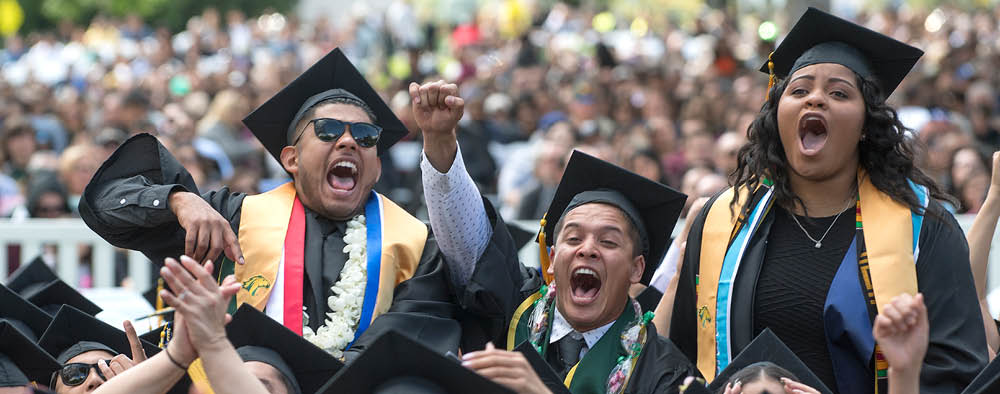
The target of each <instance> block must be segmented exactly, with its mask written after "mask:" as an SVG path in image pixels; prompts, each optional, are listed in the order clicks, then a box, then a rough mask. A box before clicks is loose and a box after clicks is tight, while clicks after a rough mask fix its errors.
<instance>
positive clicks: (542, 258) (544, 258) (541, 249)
mask: <svg viewBox="0 0 1000 394" xmlns="http://www.w3.org/2000/svg"><path fill="white" fill-rule="evenodd" d="M546 216H548V214H545V215H542V221H541V222H539V223H538V225H539V226H541V228H542V230H541V231H539V232H538V261H539V262H540V263H541V266H542V278H544V279H545V283H552V279H553V278H552V276H551V275H549V265H550V264H551V263H550V262H549V253H548V252H549V250H548V248H546V247H545V217H546Z"/></svg>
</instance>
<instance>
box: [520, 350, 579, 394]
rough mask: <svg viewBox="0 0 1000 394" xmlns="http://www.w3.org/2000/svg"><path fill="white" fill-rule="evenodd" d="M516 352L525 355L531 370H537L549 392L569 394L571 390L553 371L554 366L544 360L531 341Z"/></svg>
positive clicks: (536, 372)
mask: <svg viewBox="0 0 1000 394" xmlns="http://www.w3.org/2000/svg"><path fill="white" fill-rule="evenodd" d="M514 351H515V352H520V353H521V354H523V355H524V358H525V359H526V360H528V364H530V365H531V369H533V370H535V374H537V375H538V378H539V380H541V381H542V384H544V385H545V387H546V388H548V389H549V391H551V392H552V393H553V394H569V389H568V388H567V387H566V385H565V384H564V383H563V380H562V379H560V378H559V375H558V374H556V371H555V370H553V369H552V366H550V365H549V363H547V362H545V360H544V359H542V356H541V355H540V354H538V351H537V350H535V347H534V345H532V344H531V341H524V342H521V344H520V345H517V347H515V348H514Z"/></svg>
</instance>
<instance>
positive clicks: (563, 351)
mask: <svg viewBox="0 0 1000 394" xmlns="http://www.w3.org/2000/svg"><path fill="white" fill-rule="evenodd" d="M574 336H575V335H573V333H570V334H568V335H566V336H564V337H562V339H560V340H559V341H558V342H559V343H558V345H559V357H561V358H562V363H563V365H562V373H561V375H562V376H563V377H565V376H566V374H568V373H569V370H570V369H572V368H573V366H574V365H576V363H577V362H578V361H580V351H581V350H583V348H584V346H587V342H585V341H584V340H583V336H582V335H580V336H579V338H573V337H574Z"/></svg>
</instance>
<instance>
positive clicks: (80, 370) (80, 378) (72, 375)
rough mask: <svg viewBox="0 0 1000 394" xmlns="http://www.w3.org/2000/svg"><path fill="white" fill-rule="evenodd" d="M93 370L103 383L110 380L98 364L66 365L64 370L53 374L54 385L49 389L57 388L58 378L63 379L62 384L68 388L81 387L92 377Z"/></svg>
mask: <svg viewBox="0 0 1000 394" xmlns="http://www.w3.org/2000/svg"><path fill="white" fill-rule="evenodd" d="M110 362H111V360H104V363H105V364H107V363H110ZM91 368H93V369H94V372H97V376H98V377H99V378H101V380H103V381H107V380H108V378H106V377H104V374H103V373H101V368H99V367H98V366H97V364H96V363H95V364H87V363H69V364H64V365H63V366H62V368H59V370H58V371H56V372H55V373H53V374H52V384H51V385H49V387H52V388H55V387H56V376H58V377H59V379H62V382H63V384H64V385H66V386H70V387H72V386H79V385H81V384H83V382H86V381H87V376H88V375H90V369H91Z"/></svg>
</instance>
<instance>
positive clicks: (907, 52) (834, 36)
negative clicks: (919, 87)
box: [760, 7, 924, 97]
mask: <svg viewBox="0 0 1000 394" xmlns="http://www.w3.org/2000/svg"><path fill="white" fill-rule="evenodd" d="M923 54H924V52H923V51H921V50H920V49H917V48H914V47H912V46H910V45H907V44H905V43H903V42H900V41H897V40H895V39H893V38H891V37H888V36H886V35H883V34H881V33H878V32H876V31H873V30H870V29H868V28H865V27H863V26H861V25H858V24H856V23H854V22H851V21H848V20H845V19H842V18H839V17H836V16H834V15H831V14H828V13H826V12H823V11H820V10H818V9H816V8H813V7H809V9H808V10H806V12H805V14H803V15H802V17H801V18H799V20H798V22H796V23H795V26H793V27H792V29H791V30H790V31H789V32H788V35H786V36H785V38H784V40H782V41H781V44H779V45H778V47H777V48H775V50H774V52H773V53H772V54H771V57H770V61H769V62H765V63H764V65H763V66H762V67H761V68H760V71H762V72H765V73H768V74H770V67H769V64H768V63H773V65H774V76H775V77H777V78H785V77H787V76H789V75H791V74H792V73H794V72H795V71H796V70H798V69H800V68H802V67H805V66H808V65H812V64H819V63H836V64H840V65H843V66H845V67H847V68H849V69H851V70H852V71H854V72H856V73H858V74H859V75H861V76H862V77H864V78H867V79H871V78H874V79H875V80H876V81H877V82H878V83H879V86H880V87H881V89H882V94H883V95H884V97H889V95H890V94H892V92H893V91H894V90H896V87H897V86H899V83H900V82H901V81H902V80H903V78H904V77H905V76H906V74H907V73H909V72H910V69H912V68H913V65H914V64H916V63H917V59H920V56H922V55H923Z"/></svg>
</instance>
